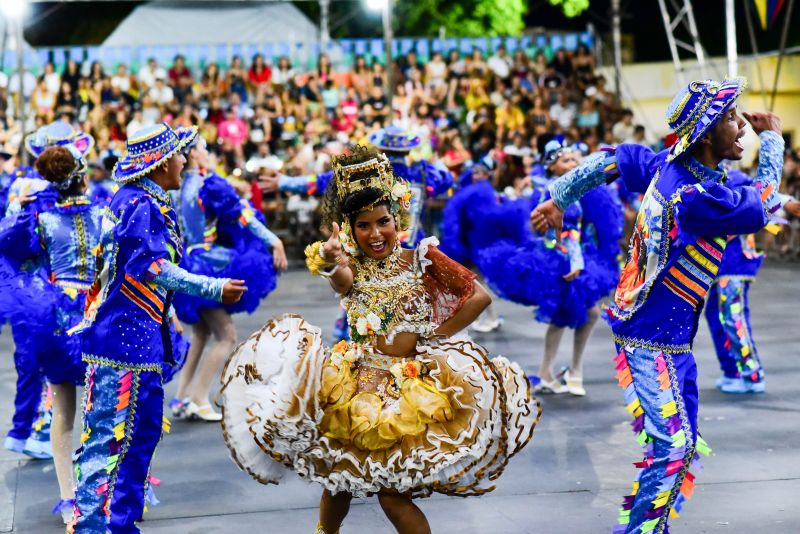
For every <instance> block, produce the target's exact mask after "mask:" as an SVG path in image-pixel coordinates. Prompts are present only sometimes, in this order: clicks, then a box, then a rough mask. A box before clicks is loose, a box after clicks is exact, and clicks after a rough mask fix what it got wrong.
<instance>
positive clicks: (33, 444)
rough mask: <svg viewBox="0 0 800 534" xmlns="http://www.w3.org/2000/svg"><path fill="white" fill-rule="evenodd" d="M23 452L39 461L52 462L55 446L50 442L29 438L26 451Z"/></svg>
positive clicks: (26, 442)
mask: <svg viewBox="0 0 800 534" xmlns="http://www.w3.org/2000/svg"><path fill="white" fill-rule="evenodd" d="M22 452H23V453H25V454H27V455H28V456H30V457H31V458H36V459H37V460H51V459H52V458H53V445H52V444H51V443H50V441H39V440H38V439H33V438H28V439H27V440H26V441H25V449H24V450H23V451H22Z"/></svg>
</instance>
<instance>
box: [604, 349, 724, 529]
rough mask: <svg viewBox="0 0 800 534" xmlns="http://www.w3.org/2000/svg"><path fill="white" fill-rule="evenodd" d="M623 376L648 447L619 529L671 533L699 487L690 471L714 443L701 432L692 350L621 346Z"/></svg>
mask: <svg viewBox="0 0 800 534" xmlns="http://www.w3.org/2000/svg"><path fill="white" fill-rule="evenodd" d="M617 351H618V354H617V356H616V358H615V359H614V361H615V363H616V369H617V380H618V381H619V385H620V387H621V388H622V389H623V390H624V391H625V403H626V405H627V409H628V411H629V412H630V413H631V414H632V415H633V417H634V421H633V423H632V425H633V431H634V433H635V434H636V439H637V441H638V442H639V444H640V445H641V446H642V447H643V449H644V458H643V460H642V461H641V462H637V463H636V464H634V465H636V467H638V468H640V469H641V471H640V472H639V476H638V477H637V479H636V481H635V482H634V483H633V491H632V492H631V494H630V495H628V496H626V497H625V500H624V502H623V504H622V508H621V510H620V515H619V522H618V524H617V526H615V527H614V529H613V532H614V534H617V533H626V534H628V533H635V534H639V533H650V532H653V533H656V534H662V533H664V532H667V531H668V526H667V522H668V520H669V518H670V517H677V514H678V512H680V511H681V508H682V507H683V503H684V501H685V500H686V499H688V498H689V497H690V496H691V494H692V490H693V489H694V475H693V474H692V473H690V471H689V469H690V467H691V466H692V465H693V463H694V462H695V461H696V460H697V453H703V454H708V452H710V451H709V450H708V446H707V445H706V444H705V442H704V441H703V439H702V438H701V437H700V436H699V435H698V433H697V407H698V392H697V365H696V364H695V360H694V356H693V355H692V354H691V353H690V352H686V353H677V354H671V353H665V352H662V351H661V350H657V349H651V348H644V347H631V346H622V347H620V346H618V347H617Z"/></svg>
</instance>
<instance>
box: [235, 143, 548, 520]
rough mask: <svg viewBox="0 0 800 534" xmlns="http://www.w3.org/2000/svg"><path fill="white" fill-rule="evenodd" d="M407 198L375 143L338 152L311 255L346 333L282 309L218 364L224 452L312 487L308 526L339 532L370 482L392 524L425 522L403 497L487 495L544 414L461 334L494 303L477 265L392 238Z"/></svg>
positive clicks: (261, 477) (249, 466) (256, 469)
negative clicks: (318, 489) (315, 498)
mask: <svg viewBox="0 0 800 534" xmlns="http://www.w3.org/2000/svg"><path fill="white" fill-rule="evenodd" d="M410 197H411V193H410V190H409V187H408V184H407V183H405V182H404V181H403V180H400V179H398V178H397V177H396V176H395V175H394V174H393V173H392V168H391V164H390V163H389V162H388V160H387V159H386V158H385V156H383V154H381V153H379V152H378V151H376V150H375V149H368V148H364V147H360V146H357V147H355V148H353V150H352V153H351V154H350V155H347V156H342V157H339V158H337V159H336V160H335V163H334V180H333V182H332V183H331V185H330V186H329V188H328V191H327V192H326V201H325V206H326V215H327V216H328V218H329V219H330V220H331V221H332V223H331V226H332V229H333V232H332V235H331V238H330V239H328V241H327V242H325V243H323V242H317V243H314V244H313V245H310V246H309V247H308V248H307V249H306V256H307V262H306V263H307V265H308V266H309V269H310V270H311V272H312V273H313V274H318V275H321V276H324V277H326V278H328V280H329V281H330V284H331V286H332V287H333V289H334V290H336V292H337V293H339V294H340V295H342V303H343V305H344V307H345V308H346V310H347V314H348V320H349V324H350V325H351V337H352V341H351V342H349V343H348V342H340V343H339V344H337V345H335V346H334V347H332V348H331V349H325V348H323V346H322V338H321V335H320V331H319V329H318V328H315V327H313V326H311V325H309V324H308V323H306V322H305V321H304V320H303V319H302V318H301V317H298V316H291V315H285V316H283V317H281V318H277V319H273V320H270V321H269V322H268V323H267V324H266V325H265V326H264V327H263V328H262V329H261V330H259V331H258V332H256V333H255V334H253V335H252V336H251V337H250V338H249V339H248V340H247V341H245V342H244V343H242V344H241V345H240V346H239V347H238V348H237V349H236V350H235V351H234V353H233V354H232V355H231V357H230V359H229V361H228V363H227V365H226V367H225V369H224V371H223V376H222V381H223V391H222V395H223V397H222V398H223V401H222V407H223V432H224V435H225V439H226V441H227V443H228V446H229V448H230V451H231V454H232V455H233V458H234V460H235V461H236V463H237V464H238V465H239V467H241V468H242V469H243V470H244V471H246V472H247V473H249V474H250V475H251V476H253V478H255V479H256V480H258V481H260V482H262V483H265V484H266V483H277V481H278V480H279V479H280V476H281V474H282V472H283V471H284V470H285V469H286V468H289V469H292V470H294V471H295V472H297V473H298V474H299V475H300V476H302V477H304V478H306V479H309V480H313V481H315V482H319V483H320V484H322V485H323V487H324V488H325V489H324V491H323V494H322V499H321V501H320V514H319V524H318V526H317V531H316V532H317V533H318V534H320V533H321V534H334V533H336V532H338V529H339V526H340V525H341V523H342V521H343V520H344V518H345V516H346V515H347V512H348V509H349V506H350V500H351V499H352V497H353V496H365V495H373V494H377V495H378V498H379V501H380V504H381V507H382V508H383V510H384V512H385V513H386V515H387V517H388V518H389V520H390V521H391V522H392V524H393V525H394V526H395V528H396V529H397V530H398V532H400V533H403V534H405V533H427V532H430V527H429V525H428V521H427V519H426V518H425V516H424V514H423V513H422V511H421V510H420V509H419V508H417V507H416V505H414V504H413V502H412V498H413V497H422V496H427V495H430V494H431V492H434V491H435V492H439V493H445V494H450V495H460V496H468V495H480V494H482V493H486V492H488V491H491V490H492V489H494V486H493V485H491V481H493V480H495V479H496V478H497V477H498V476H499V475H500V474H501V473H502V471H503V470H504V468H505V466H506V464H507V462H508V459H509V458H510V457H511V456H513V455H514V454H515V453H517V452H518V451H519V450H520V449H521V448H522V447H523V446H525V444H526V443H527V442H528V441H529V440H530V438H531V435H532V432H533V428H534V426H535V425H536V422H537V421H538V419H539V416H540V414H541V409H540V407H539V404H538V402H537V401H536V400H535V399H534V398H532V396H531V393H530V388H529V385H528V381H527V379H526V378H525V374H524V373H523V372H522V370H521V369H520V368H519V366H518V365H516V364H514V363H511V362H509V361H508V360H506V359H505V358H502V357H497V358H493V359H490V358H489V356H488V354H487V353H486V351H485V349H483V347H480V346H479V345H477V344H475V343H474V342H472V341H471V340H470V339H469V338H468V337H467V336H466V335H464V334H461V333H460V332H461V331H462V330H463V329H464V328H465V327H466V326H468V325H469V324H470V323H471V322H472V321H474V320H475V319H476V318H477V317H478V316H479V315H480V313H481V312H482V311H483V310H484V308H485V307H486V306H487V305H488V304H489V303H490V297H489V296H488V294H487V293H486V291H485V290H484V289H483V288H482V287H481V286H480V285H479V284H477V283H476V282H475V275H474V274H472V273H471V272H470V271H469V270H468V269H466V268H464V267H463V266H461V265H459V264H458V263H456V262H454V261H452V260H450V259H449V258H447V256H445V255H444V254H442V253H441V252H439V250H438V249H437V248H436V245H437V244H438V242H437V241H436V239H435V238H428V239H424V240H422V241H421V242H420V243H419V245H418V246H417V248H416V249H415V250H404V249H402V248H401V247H400V245H399V241H398V238H397V235H398V231H401V230H402V229H403V225H404V223H405V220H404V219H405V214H406V212H407V209H408V207H409V202H410ZM335 221H343V223H342V227H341V229H340V227H339V224H338V223H337V222H335Z"/></svg>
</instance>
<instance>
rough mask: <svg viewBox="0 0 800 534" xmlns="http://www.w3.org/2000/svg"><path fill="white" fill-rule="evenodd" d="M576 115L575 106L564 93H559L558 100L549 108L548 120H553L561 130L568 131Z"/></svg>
mask: <svg viewBox="0 0 800 534" xmlns="http://www.w3.org/2000/svg"><path fill="white" fill-rule="evenodd" d="M576 115H577V108H576V106H575V104H573V103H572V102H570V101H569V99H568V98H567V92H566V91H560V92H559V93H558V100H557V101H556V103H555V104H553V105H552V106H550V118H551V119H553V120H554V121H555V122H556V124H558V126H559V127H560V128H561V129H562V130H568V129H569V128H571V127H572V125H573V123H574V122H575V116H576Z"/></svg>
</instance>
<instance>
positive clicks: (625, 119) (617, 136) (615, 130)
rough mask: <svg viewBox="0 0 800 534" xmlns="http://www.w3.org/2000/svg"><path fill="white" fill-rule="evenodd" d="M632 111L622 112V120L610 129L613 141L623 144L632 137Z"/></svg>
mask: <svg viewBox="0 0 800 534" xmlns="http://www.w3.org/2000/svg"><path fill="white" fill-rule="evenodd" d="M633 130H634V127H633V111H631V110H629V109H624V110H622V119H621V120H620V121H619V122H618V123H616V124H615V125H614V126H613V127H612V128H611V133H612V135H613V136H614V141H616V142H617V143H624V142H626V141H627V140H628V139H630V138H632V137H633Z"/></svg>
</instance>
